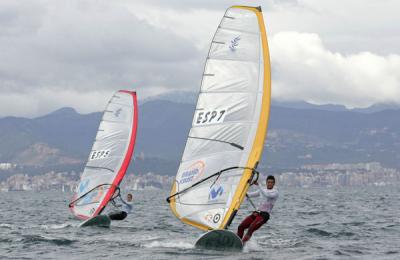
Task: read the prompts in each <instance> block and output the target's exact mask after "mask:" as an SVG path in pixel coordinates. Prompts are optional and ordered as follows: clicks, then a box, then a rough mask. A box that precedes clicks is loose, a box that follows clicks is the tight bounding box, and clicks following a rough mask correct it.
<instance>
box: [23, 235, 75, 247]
mask: <svg viewBox="0 0 400 260" xmlns="http://www.w3.org/2000/svg"><path fill="white" fill-rule="evenodd" d="M21 242H22V243H23V244H40V243H43V242H45V243H50V244H55V245H57V246H63V245H70V244H72V243H74V242H77V240H73V239H67V238H52V237H46V236H41V235H23V238H22V239H21Z"/></svg>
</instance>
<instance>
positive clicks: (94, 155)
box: [89, 150, 111, 161]
mask: <svg viewBox="0 0 400 260" xmlns="http://www.w3.org/2000/svg"><path fill="white" fill-rule="evenodd" d="M110 154H111V151H110V150H98V151H96V150H94V151H92V152H91V153H90V155H89V160H90V161H91V160H98V159H104V158H107V157H110Z"/></svg>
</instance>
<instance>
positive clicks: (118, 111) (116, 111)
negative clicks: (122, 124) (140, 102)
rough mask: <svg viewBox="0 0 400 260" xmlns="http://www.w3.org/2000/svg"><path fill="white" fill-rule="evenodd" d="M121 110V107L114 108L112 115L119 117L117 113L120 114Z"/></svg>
mask: <svg viewBox="0 0 400 260" xmlns="http://www.w3.org/2000/svg"><path fill="white" fill-rule="evenodd" d="M121 111H122V108H118V109H117V110H115V112H114V116H115V117H119V114H121Z"/></svg>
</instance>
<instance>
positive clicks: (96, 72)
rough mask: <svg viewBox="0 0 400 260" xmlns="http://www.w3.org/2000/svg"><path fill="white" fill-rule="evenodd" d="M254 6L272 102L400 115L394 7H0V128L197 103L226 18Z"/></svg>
mask: <svg viewBox="0 0 400 260" xmlns="http://www.w3.org/2000/svg"><path fill="white" fill-rule="evenodd" d="M249 3H250V4H251V5H261V6H262V7H263V13H264V20H265V23H266V27H267V32H268V40H269V44H270V53H271V62H272V75H273V77H272V84H273V85H272V88H273V92H272V93H273V98H274V100H304V101H308V102H310V103H314V104H328V103H330V104H341V105H345V106H347V107H349V108H352V107H367V106H370V105H372V104H376V103H393V102H394V103H400V47H399V46H400V16H399V14H398V10H400V1H398V0H346V1H345V0H342V1H337V0H335V1H334V0H325V1H320V0H281V1H278V0H264V1H228V0H168V1H166V0H143V1H142V0H115V1H109V0H97V1H90V0H75V1H73V0H68V1H67V0H64V1H61V0H47V1H45V0H35V1H34V0H31V1H28V0H26V1H15V0H1V1H0V117H1V116H10V115H13V116H27V117H35V116H38V115H43V114H45V113H48V112H50V111H53V110H55V109H58V108H60V107H64V106H71V107H74V108H75V109H77V110H78V111H79V112H82V113H87V112H92V111H99V110H102V109H103V108H104V106H105V104H106V103H107V101H108V98H109V97H110V95H111V94H112V92H114V91H115V90H118V89H136V90H137V91H138V93H139V96H140V97H141V98H146V97H150V96H154V95H158V94H160V93H164V92H169V91H175V90H185V91H198V89H199V85H200V80H201V74H202V69H203V66H204V62H205V58H206V55H207V51H208V47H209V43H210V41H211V38H212V36H213V34H214V31H215V29H216V27H217V26H218V24H219V21H220V19H221V17H222V16H223V14H224V11H225V9H226V8H227V7H229V6H231V5H235V4H247V5H248V4H249Z"/></svg>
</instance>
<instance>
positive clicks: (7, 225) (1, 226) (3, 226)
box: [0, 223, 15, 229]
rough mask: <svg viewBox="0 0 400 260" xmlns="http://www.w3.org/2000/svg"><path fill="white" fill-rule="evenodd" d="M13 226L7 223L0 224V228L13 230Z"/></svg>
mask: <svg viewBox="0 0 400 260" xmlns="http://www.w3.org/2000/svg"><path fill="white" fill-rule="evenodd" d="M14 227H15V226H14V225H11V224H8V223H0V228H7V229H13V228H14Z"/></svg>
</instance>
